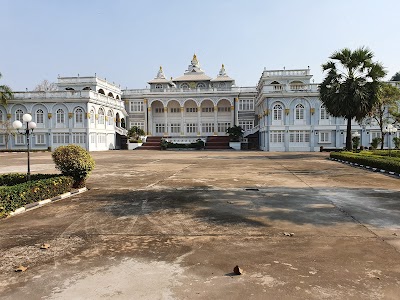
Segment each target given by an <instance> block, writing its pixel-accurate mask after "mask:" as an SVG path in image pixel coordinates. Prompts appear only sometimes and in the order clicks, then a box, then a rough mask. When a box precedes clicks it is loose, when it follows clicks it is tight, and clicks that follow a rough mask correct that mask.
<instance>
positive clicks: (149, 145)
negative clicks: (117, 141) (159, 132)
mask: <svg viewBox="0 0 400 300" xmlns="http://www.w3.org/2000/svg"><path fill="white" fill-rule="evenodd" d="M161 139H162V137H160V136H148V137H147V139H146V142H145V143H144V144H143V145H142V146H141V147H138V148H136V149H135V150H161Z"/></svg>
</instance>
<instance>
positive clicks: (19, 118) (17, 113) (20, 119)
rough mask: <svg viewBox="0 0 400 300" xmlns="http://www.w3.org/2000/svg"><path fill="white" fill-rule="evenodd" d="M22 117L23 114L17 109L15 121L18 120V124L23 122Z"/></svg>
mask: <svg viewBox="0 0 400 300" xmlns="http://www.w3.org/2000/svg"><path fill="white" fill-rule="evenodd" d="M23 115H24V112H23V111H22V109H17V110H16V111H15V120H18V121H20V122H23V120H22V116H23Z"/></svg>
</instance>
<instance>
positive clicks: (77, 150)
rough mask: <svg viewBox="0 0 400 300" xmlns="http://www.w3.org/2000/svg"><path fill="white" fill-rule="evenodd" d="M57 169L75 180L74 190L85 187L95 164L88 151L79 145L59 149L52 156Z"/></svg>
mask: <svg viewBox="0 0 400 300" xmlns="http://www.w3.org/2000/svg"><path fill="white" fill-rule="evenodd" d="M52 157H53V160H54V163H55V164H56V168H57V169H58V170H60V171H61V173H62V174H63V175H65V176H71V177H72V178H73V179H74V185H73V187H74V188H81V187H84V186H85V184H86V178H87V177H88V176H89V174H90V172H91V171H92V170H93V169H94V166H95V162H94V159H93V158H92V156H91V155H90V153H89V152H88V151H86V150H85V149H83V148H82V147H80V146H78V145H67V146H60V147H58V148H57V149H56V150H55V151H54V152H53V154H52Z"/></svg>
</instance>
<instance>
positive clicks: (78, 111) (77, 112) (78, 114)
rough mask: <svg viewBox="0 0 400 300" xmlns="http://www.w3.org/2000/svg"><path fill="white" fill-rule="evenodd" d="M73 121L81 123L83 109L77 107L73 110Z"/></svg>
mask: <svg viewBox="0 0 400 300" xmlns="http://www.w3.org/2000/svg"><path fill="white" fill-rule="evenodd" d="M75 123H83V109H82V108H77V109H76V110H75Z"/></svg>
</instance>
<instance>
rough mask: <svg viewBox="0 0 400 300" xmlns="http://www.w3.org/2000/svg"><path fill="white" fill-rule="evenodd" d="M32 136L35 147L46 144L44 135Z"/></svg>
mask: <svg viewBox="0 0 400 300" xmlns="http://www.w3.org/2000/svg"><path fill="white" fill-rule="evenodd" d="M34 136H35V144H36V145H43V144H46V135H45V134H44V133H35V134H34Z"/></svg>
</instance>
